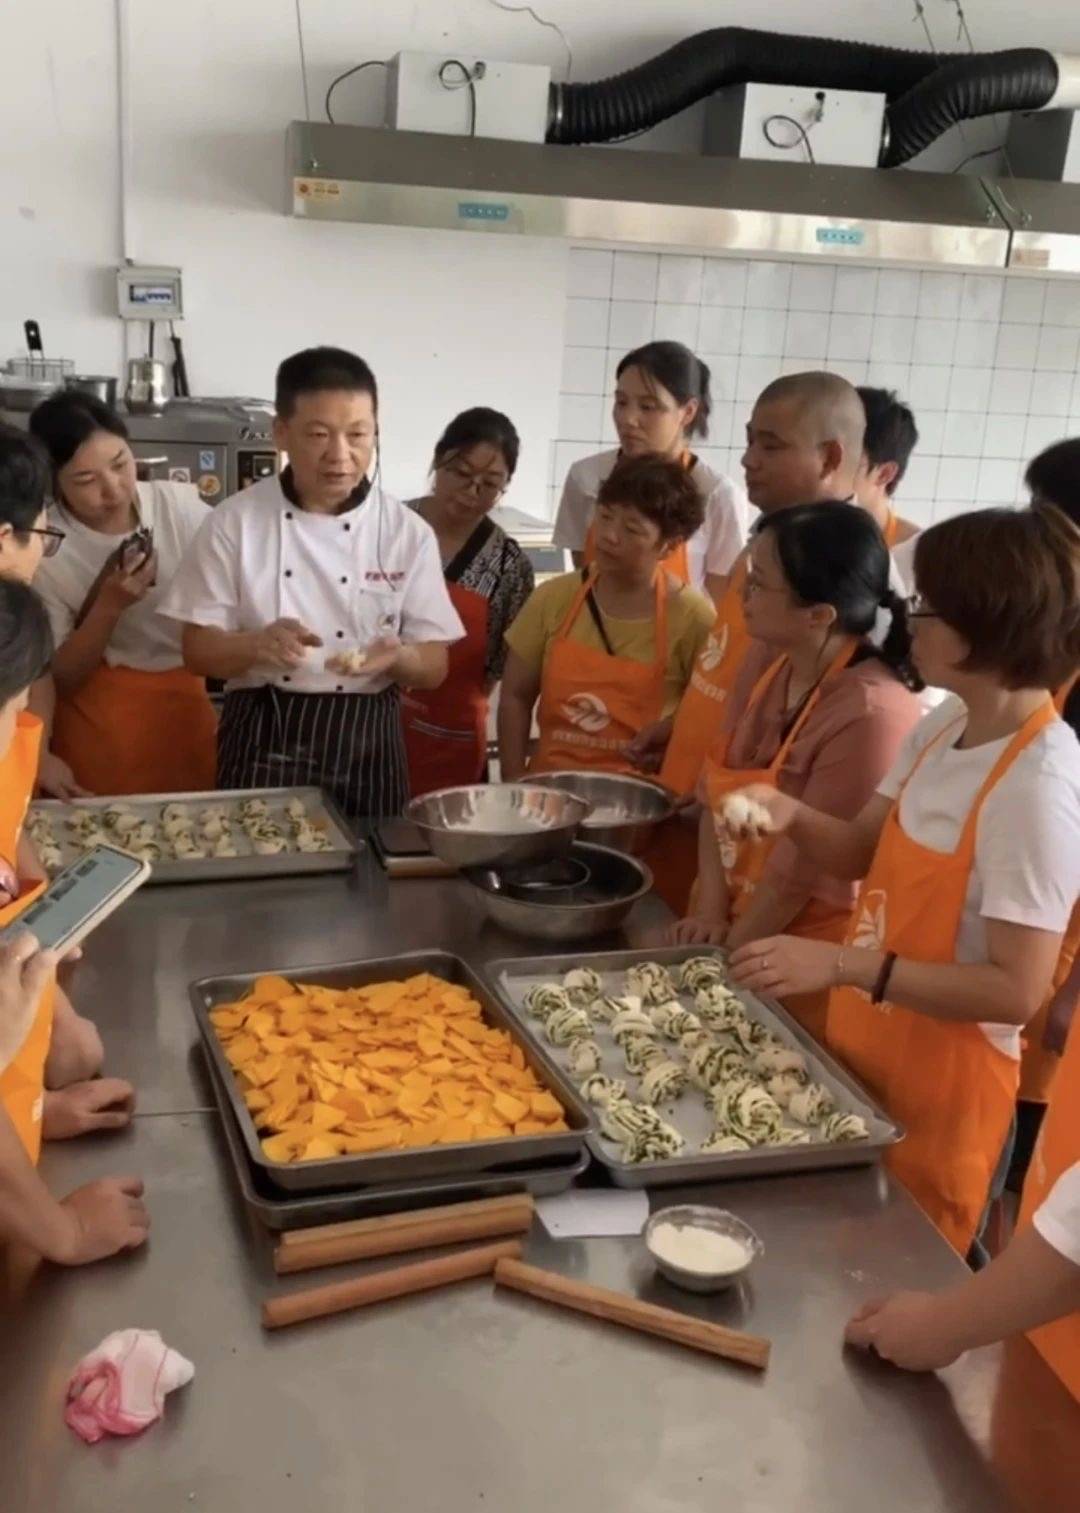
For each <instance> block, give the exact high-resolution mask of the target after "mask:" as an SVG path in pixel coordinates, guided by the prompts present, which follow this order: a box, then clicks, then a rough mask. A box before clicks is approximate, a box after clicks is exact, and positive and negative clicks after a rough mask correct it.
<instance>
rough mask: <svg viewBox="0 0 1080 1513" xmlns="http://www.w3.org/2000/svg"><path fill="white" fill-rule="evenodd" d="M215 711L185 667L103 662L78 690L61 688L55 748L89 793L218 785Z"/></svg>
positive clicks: (55, 720)
mask: <svg viewBox="0 0 1080 1513" xmlns="http://www.w3.org/2000/svg"><path fill="white" fill-rule="evenodd" d="M216 746H217V715H216V714H215V712H214V706H213V705H212V704H211V702H210V698H209V695H208V694H207V692H206V684H205V683H204V682H203V680H202V679H201V678H196V677H195V676H194V675H193V674H192V673H190V672H187V671H186V670H185V669H184V668H183V667H173V668H169V669H168V670H167V671H164V672H144V671H141V670H140V669H138V668H135V667H109V666H108V665H107V663H105V662H102V663H101V664H100V666H99V667H97V668H95V670H94V671H93V672H92V673H91V674H90V676H89V677H88V678H87V680H86V682H85V683H84V684H83V685H82V687H81V688H80V689H79V690H78V691H77V692H76V693H74V694H60V693H58V694H57V697H56V714H55V715H54V717H53V733H52V749H53V751H54V752H55V753H56V755H57V756H58V757H62V758H63V760H64V761H65V762H67V763H68V765H69V766H70V767H71V770H72V772H73V773H74V774H75V781H76V782H77V783H80V784H81V785H82V787H84V788H88V789H89V790H90V792H91V793H182V792H186V791H188V790H191V791H196V792H198V791H200V790H203V789H209V788H213V787H214V784H215V763H216Z"/></svg>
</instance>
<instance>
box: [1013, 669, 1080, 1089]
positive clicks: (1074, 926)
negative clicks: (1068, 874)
mask: <svg viewBox="0 0 1080 1513" xmlns="http://www.w3.org/2000/svg"><path fill="white" fill-rule="evenodd" d="M1078 676H1080V674H1078V673H1074V674H1073V676H1072V677H1071V678H1068V679H1066V681H1065V682H1064V683H1063V684H1062V685H1061V687H1060V688H1059V689H1058V691H1057V693H1056V694H1055V695H1054V708H1055V709H1056V710H1057V712H1058V714H1061V713H1062V712H1063V711H1064V709H1065V702H1066V700H1067V699H1068V697H1069V694H1070V693H1071V692H1072V689H1073V685H1074V684H1075V682H1076V679H1077V677H1078ZM1078 950H1080V903H1078V904H1077V905H1076V907H1075V908H1074V909H1073V912H1072V918H1071V919H1070V920H1069V927H1068V929H1067V930H1066V931H1065V939H1064V940H1063V941H1062V942H1061V955H1060V956H1059V957H1058V964H1057V966H1056V968H1055V969H1054V980H1053V983H1052V984H1051V987H1050V992H1049V993H1048V994H1047V997H1046V1002H1045V1003H1044V1004H1043V1005H1042V1007H1041V1008H1040V1010H1039V1012H1038V1013H1037V1014H1036V1015H1035V1018H1034V1019H1032V1020H1031V1021H1030V1023H1029V1024H1028V1025H1026V1026H1025V1029H1024V1054H1023V1055H1022V1056H1021V1058H1020V1097H1021V1099H1023V1100H1024V1101H1025V1102H1027V1103H1046V1102H1048V1101H1049V1098H1050V1087H1051V1084H1052V1083H1053V1080H1054V1073H1055V1072H1056V1071H1057V1069H1058V1066H1059V1064H1060V1062H1061V1057H1060V1056H1059V1055H1058V1054H1057V1052H1056V1051H1048V1050H1047V1049H1046V1048H1045V1046H1044V1045H1043V1043H1042V1038H1043V1032H1044V1031H1045V1029H1046V1020H1047V1016H1048V1014H1049V1012H1050V1002H1051V999H1052V998H1053V997H1054V994H1055V993H1056V992H1057V991H1058V989H1059V988H1060V987H1061V985H1062V983H1063V982H1064V981H1065V980H1066V978H1067V977H1068V975H1069V973H1070V972H1071V971H1072V967H1073V962H1074V961H1075V960H1076V955H1077V951H1078Z"/></svg>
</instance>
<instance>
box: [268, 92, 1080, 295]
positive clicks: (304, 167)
mask: <svg viewBox="0 0 1080 1513" xmlns="http://www.w3.org/2000/svg"><path fill="white" fill-rule="evenodd" d="M286 174H287V179H288V185H287V193H288V213H289V214H291V215H296V216H302V217H305V218H306V219H310V220H333V221H352V222H361V223H363V224H366V225H383V226H418V227H431V228H436V229H442V230H458V231H474V232H484V233H486V234H489V235H491V234H494V235H503V236H507V235H510V236H512V235H522V236H550V237H559V238H562V239H564V240H568V241H574V242H588V241H596V242H603V243H606V244H608V245H611V244H615V245H623V246H635V247H655V248H663V249H667V250H672V249H677V250H686V251H690V252H714V253H721V252H726V253H742V254H748V255H759V256H761V255H770V254H771V255H774V256H784V257H827V258H829V259H837V258H843V259H844V260H848V259H855V260H858V261H867V262H881V263H898V264H904V263H908V264H920V265H922V266H926V265H940V266H946V267H953V268H975V269H979V268H981V269H990V268H998V269H1004V268H1007V267H1009V266H1010V250H1011V247H1012V244H1013V237H1014V232H1015V233H1017V234H1018V235H1021V236H1023V237H1024V238H1027V239H1028V243H1030V245H1029V246H1028V257H1029V258H1030V261H1028V259H1027V258H1025V257H1019V258H1016V257H1014V258H1013V262H1012V266H1014V267H1024V266H1028V267H1038V268H1039V269H1040V271H1043V272H1045V271H1048V270H1049V271H1054V270H1058V269H1060V270H1061V271H1080V206H1078V205H1077V204H1076V203H1075V202H1076V201H1077V200H1078V199H1080V196H1078V194H1077V191H1076V189H1075V187H1072V188H1071V189H1070V188H1069V186H1062V185H1052V184H1046V183H1036V182H1035V181H1033V180H1023V181H1010V182H1009V184H1008V186H1007V190H1006V193H1007V197H1006V196H1002V195H1001V194H1000V193H997V192H994V191H995V186H994V184H993V182H992V181H984V180H982V179H981V178H978V177H975V176H973V175H968V174H931V173H916V172H912V171H909V170H886V169H876V168H841V167H833V166H828V165H824V164H817V165H814V164H803V163H771V162H762V161H756V160H754V161H751V160H749V159H740V158H721V157H695V156H690V155H681V154H673V153H657V152H640V151H626V152H622V151H615V150H612V149H611V148H606V147H560V146H538V145H534V144H532V143H524V142H505V141H494V140H490V139H486V138H482V137H455V136H441V135H436V134H434V133H428V132H405V131H391V130H386V129H383V128H370V127H361V126H330V125H322V124H320V123H316V122H305V121H293V122H292V124H291V125H290V127H289V130H288V136H287V151H286ZM1029 188H1030V189H1031V190H1032V191H1033V194H1032V195H1031V196H1030V203H1031V205H1032V207H1033V208H1037V212H1038V213H1037V214H1033V213H1032V211H1017V210H1016V209H1015V208H1014V207H1016V206H1017V204H1021V205H1024V206H1027V205H1028V204H1029V195H1028V192H1027V191H1028V190H1029ZM1066 200H1067V201H1068V202H1069V203H1068V204H1066V203H1065V201H1066ZM1025 215H1027V216H1028V217H1029V219H1028V222H1027V224H1024V216H1025ZM1044 228H1045V230H1046V232H1048V233H1052V235H1049V236H1047V235H1044V234H1043V230H1044ZM1032 239H1034V240H1032ZM1028 243H1025V245H1028ZM1017 246H1018V247H1019V243H1018V244H1017ZM1074 249H1075V250H1074Z"/></svg>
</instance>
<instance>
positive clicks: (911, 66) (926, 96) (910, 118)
mask: <svg viewBox="0 0 1080 1513" xmlns="http://www.w3.org/2000/svg"><path fill="white" fill-rule="evenodd" d="M747 82H753V83H756V84H796V85H804V86H808V87H811V88H820V89H865V90H876V91H879V92H882V93H884V94H885V96H886V98H887V99H888V101H889V102H890V103H889V110H888V119H889V126H890V139H891V140H890V144H889V148H888V152H887V154H886V155H884V156H883V161H884V162H886V163H888V164H889V165H894V164H897V163H903V162H906V161H907V159H908V158H910V157H912V156H913V155H914V154H915V153H916V152H920V151H921V150H922V148H923V147H925V146H926V145H927V144H928V143H929V142H931V141H933V140H934V138H935V137H936V136H938V135H940V133H941V132H942V131H944V130H945V129H946V127H948V126H950V125H952V123H953V122H954V121H956V120H960V119H963V118H964V117H965V116H971V115H985V114H988V113H991V112H993V111H999V110H1037V109H1039V108H1040V107H1041V106H1043V105H1045V104H1046V102H1047V101H1048V100H1049V99H1050V97H1051V95H1052V94H1053V93H1054V90H1055V89H1056V88H1057V65H1056V63H1055V62H1054V59H1053V57H1052V56H1051V54H1050V53H1048V52H1044V51H1042V50H1041V49H1038V48H1024V49H1017V50H1014V51H1013V52H1006V53H968V54H964V55H963V56H955V55H954V56H953V57H951V58H949V59H948V60H945V61H943V60H942V59H941V58H940V57H938V56H937V55H935V54H934V53H927V52H913V51H908V50H907V49H904V48H897V47H878V46H876V45H874V44H872V43H865V42H840V41H834V40H830V39H828V38H822V37H791V36H785V35H782V34H780V33H777V32H763V31H750V30H746V29H745V28H743V27H737V26H732V27H719V28H716V29H715V30H713V31H707V32H699V33H698V34H697V35H696V36H693V37H687V38H685V39H684V40H683V41H682V42H677V43H676V44H675V46H674V47H669V48H668V49H667V51H666V52H663V53H660V54H659V56H658V57H655V58H651V59H649V61H648V62H646V63H642V64H639V65H638V67H637V68H631V69H628V70H627V71H626V72H625V73H622V74H615V75H614V76H613V77H611V78H610V79H601V80H599V81H597V82H596V83H592V84H556V85H553V86H552V90H551V124H550V126H549V128H548V133H547V140H548V141H549V142H562V143H578V142H612V141H616V140H618V139H619V138H620V137H627V136H633V135H635V134H636V133H638V132H641V131H647V130H648V129H649V128H650V127H652V126H656V125H658V124H659V123H660V122H661V121H665V120H667V119H668V117H669V116H673V115H675V114H676V113H677V112H678V111H680V110H685V109H686V108H687V107H688V106H690V105H693V104H695V103H696V102H697V101H698V100H703V99H705V98H706V97H707V96H708V95H711V94H713V93H714V92H715V91H716V90H718V89H722V88H724V86H725V85H729V84H743V83H747Z"/></svg>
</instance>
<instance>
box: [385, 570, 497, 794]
mask: <svg viewBox="0 0 1080 1513" xmlns="http://www.w3.org/2000/svg"><path fill="white" fill-rule="evenodd" d="M446 591H447V593H448V594H449V595H450V602H451V603H452V604H453V606H454V608H455V609H456V610H457V612H458V614H459V615H460V616H461V623H462V624H463V625H464V627H465V639H464V640H463V641H455V642H454V643H453V644H452V646H451V647H450V651H449V654H448V670H447V674H446V681H445V683H443V685H442V686H441V688H434V689H432V690H431V691H430V692H420V691H419V690H418V689H402V692H401V719H402V725H403V727H404V731H405V751H406V754H407V756H408V759H409V790H410V792H411V793H412V796H413V797H414V798H416V797H418V796H419V795H420V794H422V793H431V792H432V791H433V790H434V789H436V788H454V787H458V786H460V785H463V784H465V783H482V782H483V780H484V772H485V771H486V768H487V722H488V696H487V641H488V601H487V600H486V599H485V598H484V596H483V594H478V593H476V592H475V590H473V589H471V588H462V586H461V584H460V583H450V582H447V585H446Z"/></svg>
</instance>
